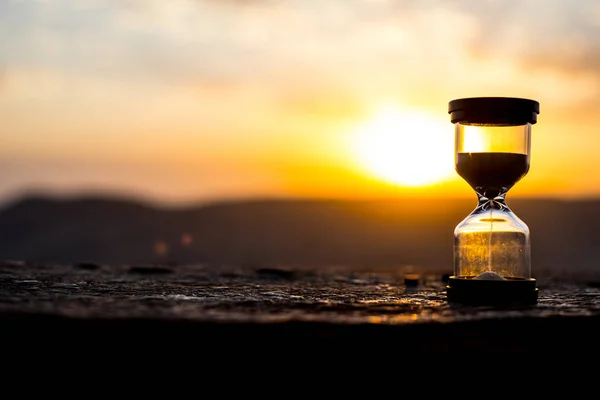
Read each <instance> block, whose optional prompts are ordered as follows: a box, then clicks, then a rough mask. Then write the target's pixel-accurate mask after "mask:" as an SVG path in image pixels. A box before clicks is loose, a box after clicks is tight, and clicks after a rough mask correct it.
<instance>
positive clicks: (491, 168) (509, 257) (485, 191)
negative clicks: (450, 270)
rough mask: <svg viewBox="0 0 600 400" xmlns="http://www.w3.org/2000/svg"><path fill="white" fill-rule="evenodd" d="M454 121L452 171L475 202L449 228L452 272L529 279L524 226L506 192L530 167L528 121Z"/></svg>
mask: <svg viewBox="0 0 600 400" xmlns="http://www.w3.org/2000/svg"><path fill="white" fill-rule="evenodd" d="M454 125H455V167H456V172H457V173H458V175H460V176H461V177H462V178H463V179H464V180H465V181H466V182H467V183H468V184H469V185H470V186H471V188H473V190H474V191H475V193H476V195H477V207H476V208H475V210H474V211H473V212H472V213H471V214H469V215H468V216H467V217H466V218H465V219H464V220H463V221H462V222H461V223H460V224H458V225H457V226H456V228H455V230H454V276H455V277H457V278H465V279H482V280H483V279H485V280H508V279H511V280H512V279H530V278H531V260H530V240H529V228H528V227H527V225H526V224H525V223H524V222H523V221H521V220H520V219H519V218H518V217H517V216H516V215H515V214H514V213H513V212H512V211H511V210H510V208H509V207H508V205H507V204H506V199H505V198H506V195H507V193H508V191H509V190H510V189H511V188H512V187H513V186H514V185H515V184H516V183H517V182H519V181H520V180H521V179H522V178H523V177H524V176H525V175H526V174H527V172H529V159H530V147H531V146H530V137H531V124H529V123H526V124H523V125H488V124H462V123H458V122H457V123H455V124H454Z"/></svg>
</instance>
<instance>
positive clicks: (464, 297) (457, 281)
mask: <svg viewBox="0 0 600 400" xmlns="http://www.w3.org/2000/svg"><path fill="white" fill-rule="evenodd" d="M446 295H447V297H448V302H450V303H458V304H465V305H489V306H510V305H533V304H537V300H538V288H537V287H536V280H535V279H523V278H506V279H505V280H479V279H473V278H470V277H456V276H451V277H450V278H449V279H448V285H447V286H446Z"/></svg>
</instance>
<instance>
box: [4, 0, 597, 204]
mask: <svg viewBox="0 0 600 400" xmlns="http://www.w3.org/2000/svg"><path fill="white" fill-rule="evenodd" d="M0 37H1V38H2V40H1V41H0V138H1V141H0V167H1V168H0V201H6V200H9V199H13V198H15V197H18V196H21V195H23V194H25V193H29V192H35V193H51V194H58V195H70V194H81V193H84V194H85V193H108V194H115V195H118V196H135V197H138V198H143V199H147V200H151V201H156V202H164V203H185V202H196V201H207V200H211V201H212V200H218V199H226V198H227V199H231V198H252V197H261V198H264V197H277V198H279V197H283V198H286V197H318V198H335V197H342V198H363V197H379V196H383V197H386V196H395V195H409V194H410V195H412V194H416V195H425V196H450V197H461V196H472V197H473V198H475V195H474V193H473V191H472V190H471V189H470V188H469V187H468V185H467V184H466V183H465V182H463V181H462V180H461V179H460V178H459V177H458V175H457V174H456V173H455V171H454V165H453V161H454V158H453V157H454V153H453V151H454V149H453V143H454V142H453V141H454V130H453V126H452V124H451V123H450V118H449V115H448V113H447V108H448V102H449V101H450V100H452V99H455V98H462V97H471V96H509V97H525V98H530V99H534V100H537V101H539V103H540V108H541V113H540V115H539V118H538V124H536V125H534V126H533V133H532V152H531V169H530V172H529V174H528V175H527V176H526V177H525V178H523V180H522V181H520V182H519V183H518V184H517V185H516V186H515V187H514V188H513V189H512V190H511V192H510V193H509V195H508V198H510V197H511V196H513V197H516V196H540V197H560V198H574V197H594V196H599V195H600V129H599V126H600V2H598V1H593V0H575V1H574V0H546V1H543V0H538V1H533V0H523V1H477V0H470V1H469V0H447V1H444V0H437V1H434V0H420V1H417V0H412V1H408V0H406V1H403V0H397V1H392V0H388V1H385V0H379V1H375V0H371V1H367V0H320V1H318V0H279V1H278V0H264V1H261V0H254V1H251V0H247V1H242V0H238V1H234V0H212V1H208V0H205V1H202V0H168V1H166V0H139V1H136V0H128V1H126V0H106V1H92V0H89V1H75V0H73V1H67V0H54V1H53V0H46V1H41V0H40V1H25V0H23V1H17V0H14V1H11V0H7V1H2V2H0ZM423 171H426V172H423Z"/></svg>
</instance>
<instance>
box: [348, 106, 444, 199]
mask: <svg viewBox="0 0 600 400" xmlns="http://www.w3.org/2000/svg"><path fill="white" fill-rule="evenodd" d="M353 133H354V135H353V138H354V140H353V147H354V153H355V156H356V158H357V159H358V161H359V163H360V164H361V165H362V166H363V167H364V168H365V169H367V170H368V171H369V172H370V173H371V174H373V175H375V176H376V177H378V178H379V179H381V180H384V181H386V182H388V183H392V184H395V185H400V186H408V187H419V186H428V185H432V184H435V183H439V182H442V181H445V180H449V179H450V178H452V177H454V175H455V174H456V172H455V170H454V148H453V145H454V134H453V129H452V127H451V126H450V127H449V123H448V121H446V120H441V119H438V118H436V117H434V116H433V115H432V114H428V113H426V112H423V111H418V110H414V111H409V110H405V109H400V108H398V107H394V106H382V107H380V108H379V109H377V111H376V112H374V113H373V114H372V115H371V116H370V117H369V118H368V119H367V120H366V121H365V122H364V123H362V124H360V125H358V126H356V127H355V129H354V131H353Z"/></svg>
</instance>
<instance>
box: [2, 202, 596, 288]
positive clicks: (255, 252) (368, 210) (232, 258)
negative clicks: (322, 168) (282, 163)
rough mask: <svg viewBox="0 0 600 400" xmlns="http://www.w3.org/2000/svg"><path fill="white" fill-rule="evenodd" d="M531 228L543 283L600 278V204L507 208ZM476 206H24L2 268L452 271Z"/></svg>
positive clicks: (5, 229)
mask: <svg viewBox="0 0 600 400" xmlns="http://www.w3.org/2000/svg"><path fill="white" fill-rule="evenodd" d="M508 204H509V206H510V207H511V208H512V209H513V210H514V211H515V213H516V214H517V215H518V216H519V217H520V218H521V219H523V220H524V221H525V222H526V223H527V224H528V226H529V227H530V229H531V235H532V236H531V242H532V272H533V275H534V277H535V276H536V275H538V276H539V275H540V274H545V275H549V274H552V275H562V276H565V275H567V276H570V277H575V276H584V275H585V276H589V275H595V274H596V273H597V272H596V270H597V269H598V265H599V260H600V252H599V251H598V242H597V235H596V232H595V230H596V226H595V224H594V221H598V220H600V207H599V206H600V200H582V201H559V200H552V199H509V201H508ZM474 206H475V202H474V199H462V200H452V199H443V200H440V199H430V198H427V199H414V198H406V199H402V198H401V199H391V200H356V201H349V200H255V201H240V202H222V203H214V204H209V205H199V206H195V207H185V208H183V207H182V208H160V207H155V206H151V205H148V204H143V203H139V202H135V201H129V200H122V199H110V198H92V197H91V198H73V199H52V198H44V197H33V198H25V199H22V200H20V201H17V202H14V203H12V204H9V205H7V206H6V207H4V208H3V209H2V210H1V211H0V259H3V260H23V261H27V262H34V263H79V262H95V263H101V264H140V263H144V264H145V263H184V264H195V263H209V264H214V265H239V266H249V267H282V266H285V267H292V268H305V267H307V268H327V267H342V268H348V269H359V270H393V269H398V268H404V267H406V266H411V267H413V268H415V269H417V270H419V269H422V270H426V271H437V272H451V271H452V246H453V230H454V227H455V226H456V225H457V224H458V223H459V222H460V221H461V220H462V219H463V218H464V217H466V216H467V214H469V213H470V212H471V211H472V210H473V208H474Z"/></svg>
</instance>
